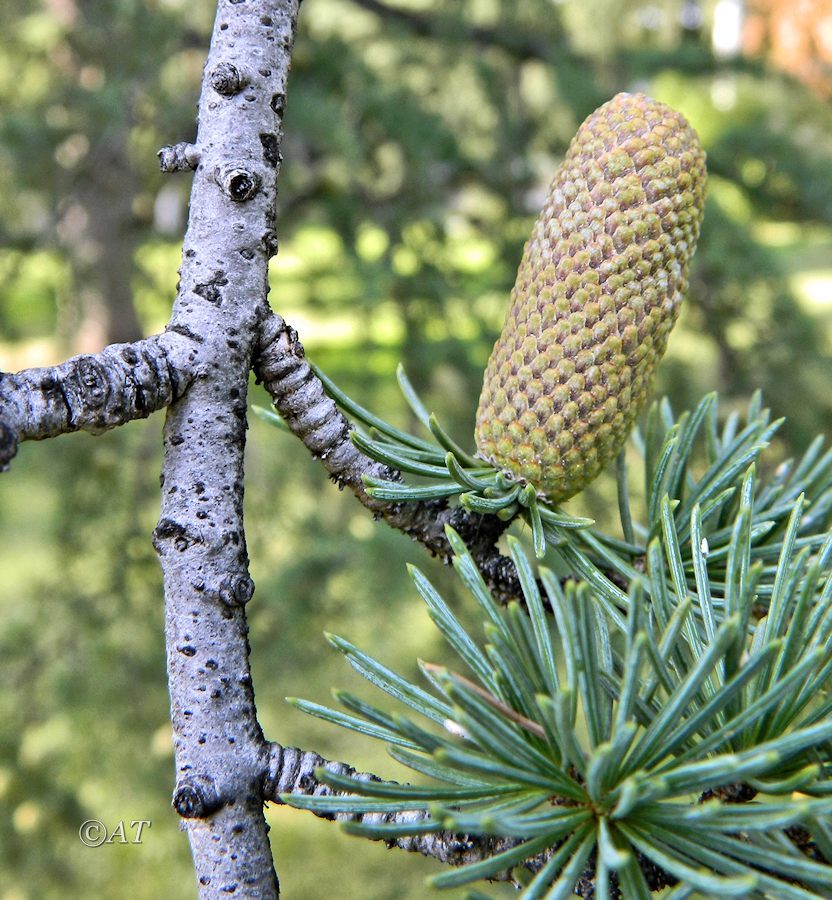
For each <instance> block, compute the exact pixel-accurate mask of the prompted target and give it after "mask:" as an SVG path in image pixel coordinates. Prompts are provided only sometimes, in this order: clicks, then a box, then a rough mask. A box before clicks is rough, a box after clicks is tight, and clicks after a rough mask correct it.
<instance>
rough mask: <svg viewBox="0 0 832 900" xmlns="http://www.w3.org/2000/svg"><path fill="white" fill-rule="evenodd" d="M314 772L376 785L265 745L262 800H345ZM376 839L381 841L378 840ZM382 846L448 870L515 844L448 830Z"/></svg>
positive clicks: (386, 816)
mask: <svg viewBox="0 0 832 900" xmlns="http://www.w3.org/2000/svg"><path fill="white" fill-rule="evenodd" d="M316 769H327V770H328V771H330V772H333V773H334V774H337V775H343V776H347V777H358V778H360V779H361V780H364V781H380V780H381V779H380V778H379V777H378V776H377V775H373V774H370V773H367V772H363V773H358V772H356V770H355V769H354V768H353V767H352V766H349V765H347V764H346V763H342V762H333V761H331V760H328V759H324V757H322V756H320V755H319V754H317V753H315V752H313V751H311V750H299V749H297V748H295V747H282V746H281V745H280V744H271V745H270V748H269V773H268V776H267V778H266V782H265V785H264V789H263V796H264V799H266V800H267V801H272V802H274V803H282V802H283V801H282V800H281V798H280V795H281V794H299V795H304V796H313V797H329V796H332V797H338V796H351V795H349V794H347V793H346V792H345V791H340V790H336V789H335V788H331V787H329V785H326V784H324V783H323V782H322V781H321V780H320V779H319V778H318V777H317V775H316V774H315V770H316ZM315 815H316V816H319V817H320V818H324V819H330V820H334V821H336V822H357V823H366V824H373V825H379V824H396V825H405V826H407V825H416V824H418V823H420V822H424V821H426V820H427V819H428V815H427V813H425V812H423V811H421V810H412V811H406V812H385V813H336V814H334V815H333V814H331V813H319V812H316V813H315ZM378 840H381V838H378ZM385 840H386V842H387V846H388V847H390V848H394V847H395V848H397V849H399V850H405V851H407V852H408V853H421V854H422V856H429V857H432V858H433V859H436V860H438V861H439V862H442V863H445V864H446V865H451V866H464V865H468V864H470V863H474V862H479V861H480V860H483V859H488V858H489V857H491V856H494V855H495V854H496V853H502V852H503V851H504V850H510V849H511V848H512V847H516V846H517V844H518V843H520V841H518V840H517V839H514V838H502V837H492V836H489V835H468V834H454V833H452V832H448V831H436V832H432V833H430V834H415V835H406V836H403V837H394V838H389V839H385ZM554 849H555V848H551V849H550V850H548V851H546V852H544V853H540V854H537V855H535V856H531V857H529V859H528V860H526V861H525V863H523V866H524V868H527V869H530V870H531V871H537V870H538V869H540V867H541V866H542V865H543V864H544V863H545V862H546V860H547V859H548V858H549V856H551V854H552V852H553V851H554ZM493 880H494V881H510V880H512V876H511V871H505V872H501V873H499V874H497V875H495V876H493Z"/></svg>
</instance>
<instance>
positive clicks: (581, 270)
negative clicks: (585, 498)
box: [475, 94, 706, 503]
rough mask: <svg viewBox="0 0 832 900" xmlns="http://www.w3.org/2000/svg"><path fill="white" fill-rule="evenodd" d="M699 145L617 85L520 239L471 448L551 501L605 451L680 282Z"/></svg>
mask: <svg viewBox="0 0 832 900" xmlns="http://www.w3.org/2000/svg"><path fill="white" fill-rule="evenodd" d="M705 181H706V174H705V154H704V151H703V150H702V147H701V145H700V143H699V140H698V138H697V135H696V132H695V131H694V130H693V129H692V128H691V126H690V125H689V124H688V123H687V121H686V120H685V119H684V117H683V116H682V115H681V114H680V113H678V112H676V111H675V110H673V109H671V108H670V107H668V106H665V105H664V104H662V103H658V102H657V101H655V100H652V99H651V98H650V97H647V96H645V95H643V94H618V96H616V97H614V98H613V99H612V100H610V101H609V102H608V103H605V104H604V105H603V106H601V107H599V108H598V109H597V110H596V111H595V112H594V113H592V115H590V116H589V118H588V119H587V120H586V121H585V122H584V123H583V124H582V125H581V127H580V129H579V130H578V133H577V134H576V135H575V137H574V138H573V140H572V143H571V144H570V146H569V150H568V151H567V154H566V157H565V159H564V161H563V163H562V165H561V166H560V168H559V169H558V171H557V172H556V174H555V177H554V180H553V181H552V184H551V185H550V187H549V192H548V195H547V198H546V204H545V206H544V207H543V210H542V211H541V213H540V215H539V216H538V219H537V221H536V222H535V225H534V229H533V231H532V235H531V238H530V239H529V241H528V243H527V244H526V246H525V249H524V251H523V258H522V261H521V263H520V268H519V269H518V272H517V280H516V281H515V284H514V290H513V292H512V295H511V305H510V308H509V312H508V316H507V318H506V322H505V325H504V327H503V331H502V333H501V335H500V337H499V339H498V340H497V343H496V344H495V345H494V349H493V351H492V353H491V357H490V359H489V362H488V366H487V368H486V372H485V377H484V382H483V389H482V394H481V396H480V402H479V408H478V410H477V421H476V432H475V438H476V444H477V451H478V454H479V456H481V457H482V458H483V459H485V460H487V461H488V462H490V463H491V464H492V465H494V466H496V467H497V468H498V469H500V470H502V471H504V472H505V473H506V474H507V475H509V476H510V477H512V478H514V479H516V480H518V481H524V482H526V483H529V484H531V485H533V486H534V487H535V489H536V490H537V491H538V494H540V495H541V496H543V497H545V498H546V499H548V500H549V501H551V502H553V503H558V502H561V501H563V500H566V499H568V498H569V497H571V496H573V495H574V494H576V493H577V492H578V491H580V490H581V489H582V488H583V487H585V486H586V485H587V484H588V483H589V482H590V481H592V480H593V479H594V478H595V477H596V475H598V473H599V472H600V471H601V469H602V468H603V467H604V466H605V465H606V464H607V463H608V462H609V461H610V460H611V459H612V458H613V457H614V456H615V455H616V454H617V453H618V451H619V450H620V449H621V447H622V446H623V444H624V442H625V441H626V439H627V435H628V434H629V432H630V430H631V428H632V426H633V423H634V420H635V418H636V416H637V415H638V413H639V411H640V410H641V408H642V407H643V406H644V402H645V399H646V396H647V392H648V388H649V385H650V381H651V378H652V375H653V372H654V370H655V368H656V364H657V363H658V361H659V359H660V358H661V356H662V354H663V353H664V350H665V347H666V345H667V339H668V335H669V333H670V330H671V328H672V327H673V324H674V322H675V321H676V318H677V316H678V313H679V307H680V304H681V302H682V298H683V297H684V295H685V293H686V291H687V287H688V264H689V262H690V259H691V256H692V255H693V252H694V249H695V247H696V241H697V238H698V236H699V225H700V222H701V219H702V211H703V205H704V194H705Z"/></svg>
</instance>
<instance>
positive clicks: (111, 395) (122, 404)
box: [0, 332, 196, 471]
mask: <svg viewBox="0 0 832 900" xmlns="http://www.w3.org/2000/svg"><path fill="white" fill-rule="evenodd" d="M194 356H195V354H194V342H193V341H192V340H190V339H189V338H187V337H185V336H183V335H181V334H177V333H176V332H170V333H165V334H162V335H157V336H156V337H151V338H147V339H145V340H142V341H136V342H135V343H133V344H111V345H110V346H109V347H107V348H105V349H104V350H102V351H101V352H100V353H96V354H94V355H85V356H75V357H73V358H72V359H68V360H67V361H66V362H64V363H61V364H60V365H57V366H49V367H46V368H39V369H26V370H24V371H22V372H18V373H16V374H13V375H12V374H7V373H0V471H4V470H6V469H8V467H9V463H10V462H11V460H12V458H13V457H14V455H15V453H16V452H17V446H18V444H19V443H20V442H21V441H39V440H43V439H44V438H51V437H56V436H57V435H59V434H66V433H68V432H71V431H89V432H91V433H92V434H99V433H101V432H103V431H107V430H108V429H110V428H115V427H116V426H118V425H123V424H124V423H125V422H129V421H131V420H132V419H143V418H146V417H147V416H149V415H150V414H151V413H153V412H155V411H156V410H158V409H162V408H163V407H165V406H168V405H169V404H170V403H173V402H174V401H176V400H178V399H179V398H180V397H182V395H183V394H184V393H185V391H186V389H187V388H188V386H189V385H190V383H191V382H192V381H193V379H194V377H195V374H196V369H195V367H194V365H193V360H194Z"/></svg>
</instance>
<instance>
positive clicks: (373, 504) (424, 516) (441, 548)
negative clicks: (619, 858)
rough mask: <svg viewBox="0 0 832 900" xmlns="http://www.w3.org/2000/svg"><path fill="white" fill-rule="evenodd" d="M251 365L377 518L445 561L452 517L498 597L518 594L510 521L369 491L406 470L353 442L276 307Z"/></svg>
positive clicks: (336, 477)
mask: <svg viewBox="0 0 832 900" xmlns="http://www.w3.org/2000/svg"><path fill="white" fill-rule="evenodd" d="M254 371H255V373H256V375H257V377H258V379H259V380H260V381H261V382H262V384H263V386H264V387H265V389H266V390H267V391H268V392H269V394H270V396H271V398H272V402H273V403H274V405H275V409H277V411H278V412H279V413H280V415H281V416H282V417H283V419H284V420H285V422H286V424H287V425H288V427H289V428H290V429H291V431H292V433H293V434H295V435H296V436H297V437H298V438H300V440H301V441H303V444H304V446H305V447H306V448H307V450H309V452H310V453H311V454H312V456H313V457H314V458H315V459H319V460H320V461H321V462H322V463H323V465H324V467H325V468H326V470H327V471H328V472H329V474H330V477H331V478H332V480H333V481H335V483H336V484H337V485H338V486H339V487H341V488H344V487H346V488H349V489H350V490H351V491H352V492H353V493H354V494H355V496H356V497H357V498H358V500H359V501H360V502H361V503H362V504H363V505H364V506H366V507H367V509H369V510H370V511H371V512H372V513H373V515H374V516H375V517H376V518H381V519H384V521H385V522H386V523H387V524H388V525H390V526H391V527H392V528H396V529H398V530H399V531H403V532H404V533H405V534H407V535H410V537H412V538H413V540H415V541H418V542H419V543H421V544H423V545H424V546H425V547H426V548H427V549H428V550H429V551H430V552H431V553H432V554H434V555H435V556H438V557H440V558H441V559H442V560H443V561H444V562H446V563H447V562H450V560H451V556H452V554H451V548H450V545H449V544H448V541H447V539H446V538H445V526H446V525H451V526H452V527H453V528H454V530H456V531H457V532H458V533H459V534H460V536H461V537H462V539H463V540H464V541H465V543H466V544H467V546H468V548H469V550H470V551H471V554H472V555H473V557H474V559H475V560H476V561H477V565H478V566H479V568H480V570H481V571H482V573H483V577H484V578H485V580H486V582H487V583H488V585H489V587H490V588H491V590H492V591H493V592H494V595H495V596H496V597H498V598H499V599H501V600H508V599H510V598H512V597H517V596H519V595H520V584H519V581H518V578H517V572H516V570H515V567H514V563H513V562H512V561H511V560H510V559H508V558H507V557H505V556H503V555H502V554H500V552H499V551H498V550H497V547H496V544H497V541H498V540H499V538H500V535H501V534H502V533H503V532H504V531H505V529H506V528H507V527H508V523H507V522H503V521H502V520H501V519H498V518H497V517H496V516H481V515H478V514H477V513H471V512H468V511H467V510H464V509H462V508H461V507H451V506H449V505H448V504H447V502H446V501H444V500H431V501H426V502H421V503H389V502H387V501H384V500H378V499H376V498H373V497H371V496H370V495H369V494H368V493H367V491H366V489H365V486H364V482H363V480H362V476H364V475H369V476H372V477H373V478H381V479H384V480H387V481H400V480H401V474H400V473H399V472H398V471H396V470H394V469H391V468H390V467H389V466H386V465H384V464H382V463H379V462H377V461H375V460H373V459H370V458H369V457H368V456H365V455H364V454H363V453H362V452H361V451H360V450H358V448H357V447H355V445H354V444H353V443H352V441H351V440H350V432H351V431H352V425H350V423H349V421H348V420H347V418H346V417H345V416H344V415H343V413H342V412H341V411H340V410H339V409H338V407H337V406H336V405H335V402H334V401H333V400H332V399H331V398H330V397H329V396H328V395H327V394H326V392H325V391H324V387H323V384H322V383H321V380H320V379H319V378H318V377H317V375H315V373H314V372H313V371H312V367H311V366H310V365H309V362H308V360H307V359H306V354H305V353H304V349H303V345H302V344H301V342H300V340H299V338H298V335H297V332H296V331H295V329H294V328H292V327H291V326H289V325H287V324H286V322H284V320H283V319H282V318H281V317H280V316H277V315H271V316H269V317H267V318H266V319H265V321H264V323H263V325H262V328H261V332H260V347H259V352H258V355H257V357H256V359H255V363H254Z"/></svg>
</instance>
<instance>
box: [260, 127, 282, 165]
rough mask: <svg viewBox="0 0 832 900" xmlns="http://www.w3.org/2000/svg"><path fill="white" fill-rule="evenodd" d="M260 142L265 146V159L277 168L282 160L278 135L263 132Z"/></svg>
mask: <svg viewBox="0 0 832 900" xmlns="http://www.w3.org/2000/svg"><path fill="white" fill-rule="evenodd" d="M260 143H261V144H262V146H263V159H264V160H265V161H266V163H267V164H268V165H270V166H271V167H272V168H273V169H276V168H277V164H278V163H279V162H280V147H279V144H278V140H277V135H276V134H270V133H266V134H261V135H260Z"/></svg>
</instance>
